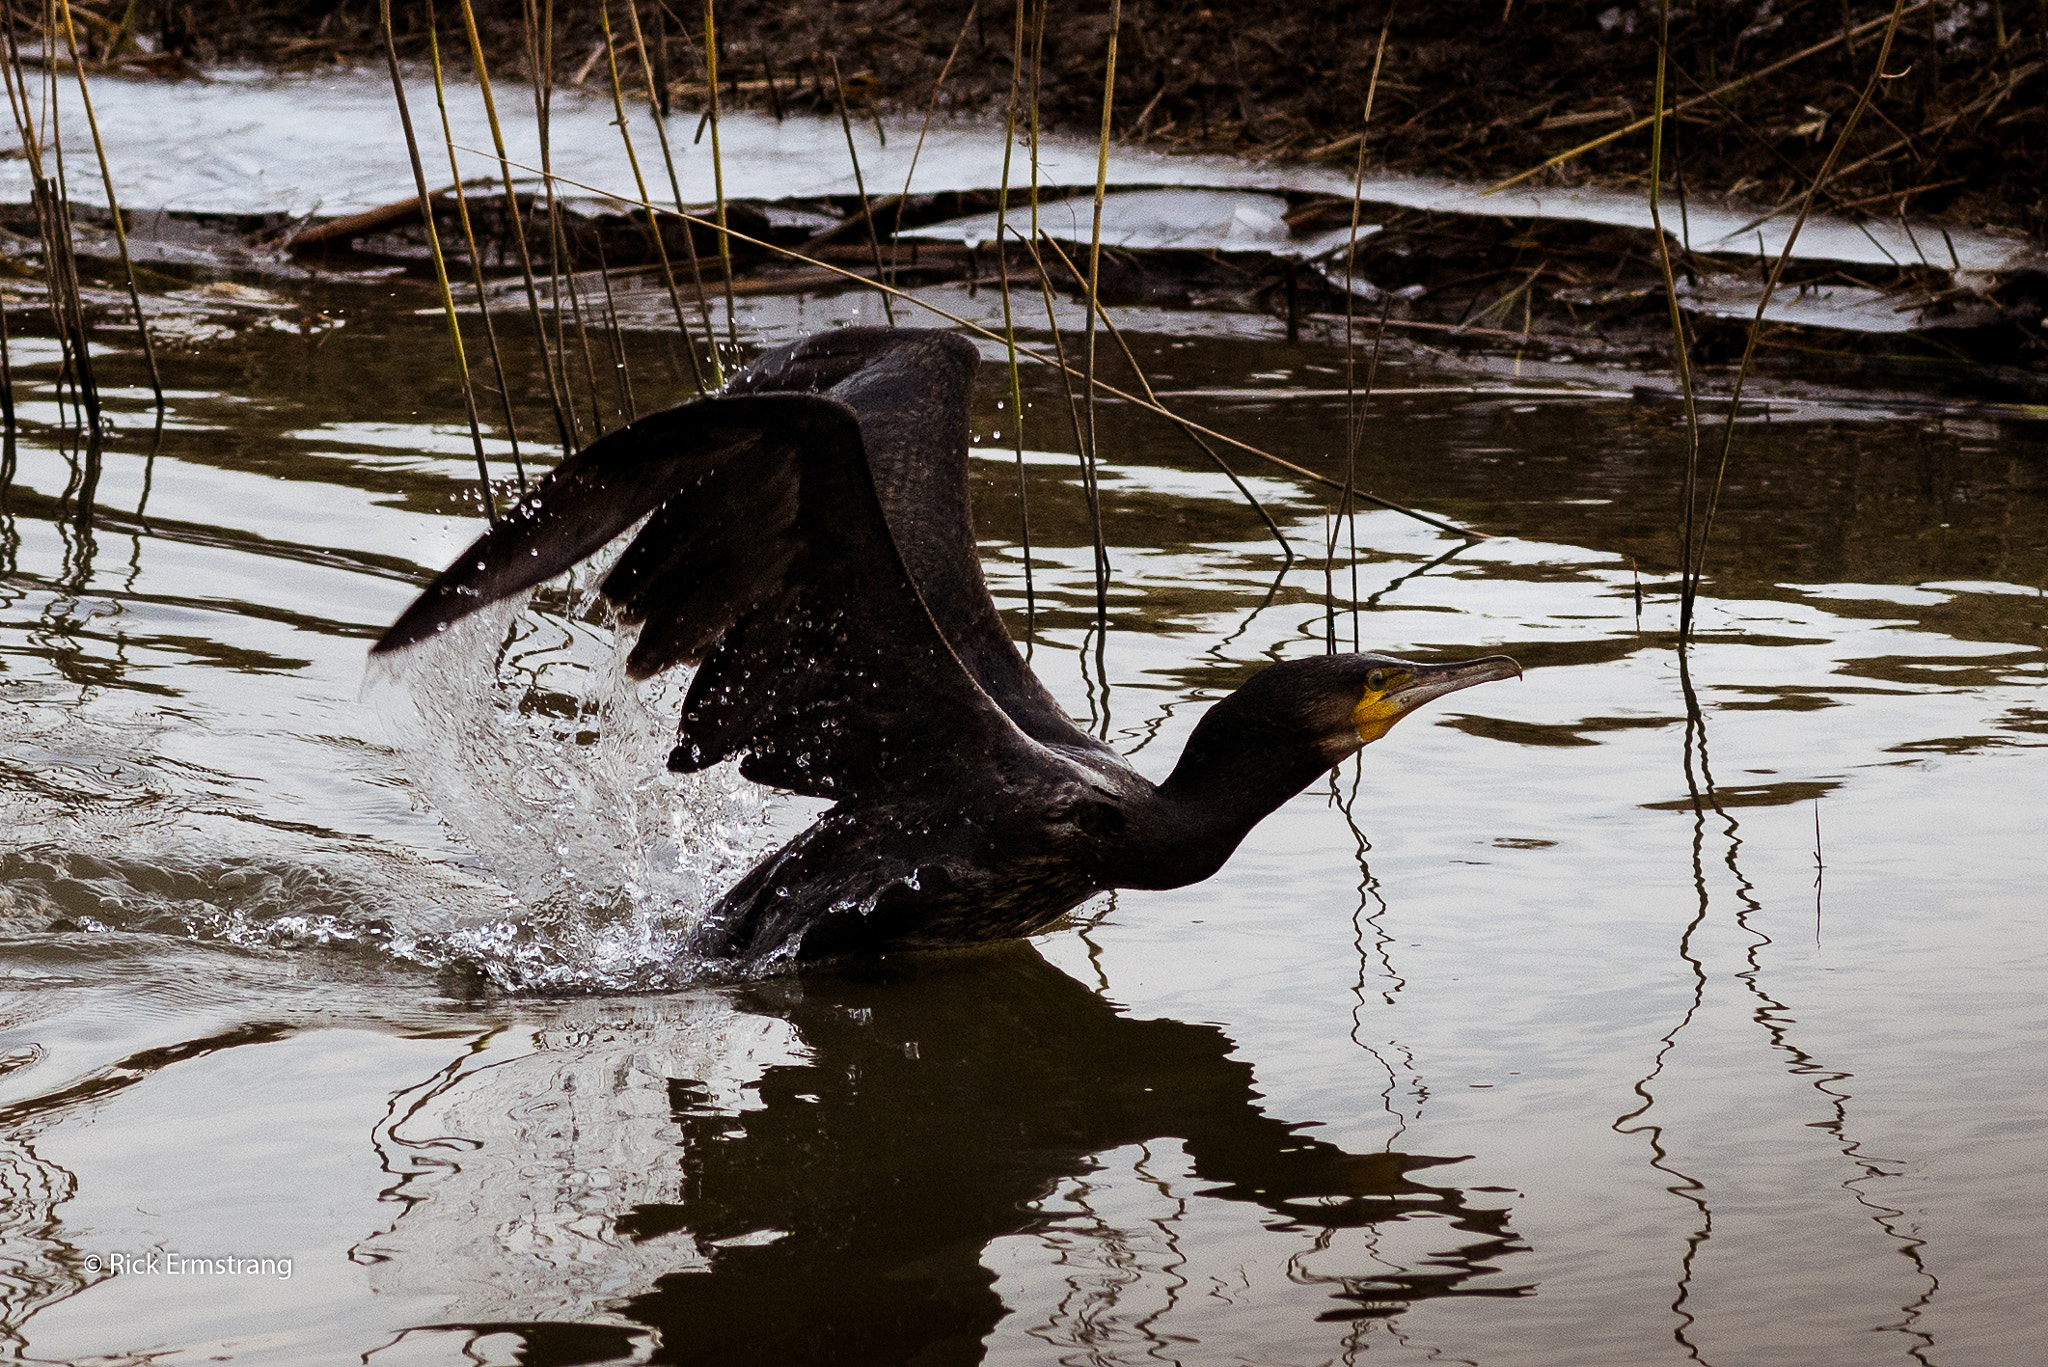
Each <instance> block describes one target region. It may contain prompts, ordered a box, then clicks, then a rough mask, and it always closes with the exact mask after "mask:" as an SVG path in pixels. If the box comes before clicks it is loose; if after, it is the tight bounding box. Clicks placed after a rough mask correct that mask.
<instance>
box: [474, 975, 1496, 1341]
mask: <svg viewBox="0 0 2048 1367" xmlns="http://www.w3.org/2000/svg"><path fill="white" fill-rule="evenodd" d="M730 990H731V991H732V992H733V993H734V1001H735V1005H737V1006H738V1007H740V1008H741V1009H742V1010H743V1011H745V1012H749V1013H752V1012H759V1013H763V1014H766V1015H770V1016H773V1017H777V1018H780V1019H782V1020H784V1021H786V1022H788V1023H789V1025H790V1026H792V1027H793V1028H794V1030H795V1031H796V1033H797V1034H798V1035H799V1036H800V1037H801V1039H802V1041H803V1044H804V1045H805V1046H806V1050H805V1053H806V1057H805V1058H804V1061H802V1062H798V1063H785V1064H781V1065H777V1066H773V1067H770V1068H769V1069H768V1070H767V1071H766V1072H765V1074H764V1075H763V1076H762V1077H761V1078H760V1081H759V1083H758V1100H759V1106H758V1109H740V1110H737V1111H735V1110H733V1109H731V1108H730V1107H722V1106H714V1105H710V1104H707V1097H708V1089H707V1088H705V1087H704V1086H702V1085H700V1084H698V1083H696V1082H693V1081H692V1080H689V1079H680V1078H679V1079H674V1080H672V1081H671V1082H670V1084H669V1095H670V1101H671V1105H672V1108H673V1116H674V1120H675V1123H676V1125H677V1127H678V1130H679V1132H680V1136H679V1137H680V1144H679V1149H678V1152H677V1161H678V1163H679V1164H680V1167H681V1173H680V1181H679V1182H678V1183H677V1184H676V1185H674V1186H672V1187H671V1188H670V1190H671V1191H673V1192H674V1193H675V1197H674V1199H672V1200H662V1201H654V1202H641V1203H638V1204H635V1205H633V1206H631V1207H630V1208H627V1209H625V1210H623V1211H620V1212H618V1213H617V1214H616V1216H615V1219H614V1228H615V1233H616V1236H617V1237H618V1238H619V1239H620V1240H621V1241H622V1242H624V1241H631V1242H633V1243H636V1244H640V1245H642V1246H645V1245H647V1244H651V1243H659V1242H660V1241H662V1240H664V1239H685V1240H687V1241H688V1244H686V1245H685V1247H688V1246H691V1245H693V1246H694V1249H695V1250H696V1252H697V1253H698V1254H699V1255H701V1256H699V1257H694V1258H691V1257H684V1258H679V1259H678V1261H685V1262H687V1263H688V1264H689V1266H688V1267H687V1269H686V1270H680V1271H674V1272H670V1273H668V1274H666V1275H658V1276H657V1277H656V1278H655V1279H654V1284H653V1285H652V1286H650V1287H648V1288H647V1289H645V1290H644V1291H642V1292H641V1293H639V1294H637V1295H634V1296H632V1297H631V1298H630V1299H628V1300H626V1301H624V1302H623V1303H615V1304H617V1305H618V1308H620V1309H622V1310H623V1312H624V1318H626V1319H628V1320H630V1321H634V1322H637V1323H640V1324H644V1325H647V1326H649V1327H651V1328H653V1329H654V1330H656V1331H658V1339H657V1346H655V1348H654V1357H655V1360H657V1361H669V1362H719V1363H732V1362H752V1361H760V1362H778V1363H792V1362H801V1363H811V1364H815V1363H834V1362H911V1361H916V1362H922V1363H944V1362H975V1361H979V1360H980V1359H981V1356H982V1354H983V1352H984V1342H985V1340H986V1339H987V1338H988V1336H989V1335H990V1334H991V1332H992V1331H994V1330H995V1329H996V1326H997V1323H998V1321H999V1320H1001V1319H1002V1318H1003V1317H1004V1316H1005V1315H1006V1314H1008V1313H1010V1312H1011V1311H1012V1310H1013V1309H1014V1310H1016V1311H1018V1312H1020V1313H1023V1314H1026V1315H1035V1314H1042V1313H1043V1307H1041V1306H1038V1305H1018V1306H1014V1307H1012V1306H1006V1305H1005V1303H1004V1299H1003V1296H1002V1295H1001V1294H999V1289H998V1288H997V1286H996V1281H997V1277H996V1273H995V1272H993V1271H991V1270H990V1268H989V1267H988V1266H986V1265H985V1261H986V1259H987V1251H988V1250H989V1249H990V1247H991V1245H992V1244H993V1243H995V1242H996V1241H998V1240H1002V1239H1004V1238H1006V1237H1008V1236H1018V1235H1022V1236H1027V1237H1029V1236H1033V1235H1038V1236H1041V1237H1043V1236H1046V1235H1047V1234H1048V1233H1049V1232H1051V1231H1052V1227H1053V1226H1054V1224H1055V1223H1056V1217H1054V1216H1053V1215H1051V1214H1049V1213H1048V1210H1047V1207H1048V1205H1049V1204H1054V1203H1055V1200H1054V1198H1055V1197H1056V1195H1057V1194H1058V1193H1059V1192H1060V1191H1061V1189H1062V1188H1063V1187H1064V1186H1066V1185H1068V1184H1069V1183H1070V1179H1074V1178H1077V1177H1083V1176H1085V1175H1087V1174H1090V1173H1093V1172H1097V1171H1100V1170H1101V1169H1102V1167H1103V1166H1104V1162H1103V1160H1104V1156H1105V1155H1107V1154H1109V1153H1110V1152H1111V1151H1114V1150H1117V1149H1122V1148H1128V1147H1131V1146H1137V1145H1152V1146H1154V1147H1155V1148H1156V1147H1159V1146H1160V1145H1159V1141H1174V1140H1177V1141H1179V1143H1180V1145H1181V1146H1182V1147H1183V1148H1184V1149H1185V1151H1186V1154H1187V1156H1188V1160H1189V1164H1190V1166H1191V1168H1192V1171H1193V1177H1194V1180H1195V1181H1196V1182H1198V1183H1199V1184H1200V1185H1199V1187H1198V1188H1197V1190H1198V1191H1199V1197H1201V1198H1207V1199H1210V1200H1217V1201H1225V1202H1245V1203H1249V1204H1252V1205H1254V1206H1257V1207H1260V1208H1262V1209H1263V1211H1264V1212H1265V1215H1264V1217H1263V1218H1262V1219H1261V1221H1260V1223H1261V1225H1262V1227H1263V1229H1264V1231H1266V1232H1265V1233H1264V1234H1261V1235H1258V1236H1256V1237H1257V1239H1258V1240H1259V1246H1260V1247H1267V1246H1270V1247H1271V1251H1270V1253H1269V1254H1267V1255H1266V1258H1265V1260H1266V1262H1267V1264H1268V1265H1270V1266H1271V1267H1273V1268H1275V1269H1284V1275H1288V1276H1290V1277H1291V1278H1292V1279H1293V1280H1294V1281H1296V1282H1302V1281H1320V1282H1321V1283H1322V1284H1324V1285H1326V1286H1327V1288H1328V1291H1329V1296H1330V1300H1329V1302H1328V1303H1327V1304H1326V1305H1323V1306H1322V1307H1321V1308H1320V1309H1318V1310H1315V1311H1313V1312H1311V1313H1310V1314H1308V1315H1305V1316H1304V1317H1303V1320H1302V1322H1301V1323H1300V1325H1299V1327H1298V1329H1297V1330H1294V1331H1292V1332H1293V1337H1294V1339H1295V1340H1296V1341H1297V1342H1298V1343H1300V1344H1301V1345H1304V1346H1306V1345H1308V1344H1312V1343H1317V1344H1321V1343H1324V1342H1325V1340H1324V1338H1323V1336H1324V1335H1330V1336H1332V1337H1333V1338H1334V1339H1335V1340H1337V1342H1328V1343H1327V1347H1328V1348H1332V1349H1334V1348H1338V1347H1340V1346H1341V1345H1342V1342H1343V1341H1346V1339H1347V1336H1350V1337H1355V1336H1356V1335H1357V1334H1358V1332H1359V1326H1358V1325H1356V1324H1354V1323H1352V1322H1354V1321H1373V1320H1379V1319H1383V1318H1388V1317H1393V1316H1398V1315H1400V1314H1401V1313H1403V1312H1404V1311H1405V1310H1406V1309H1407V1308H1408V1307H1409V1306H1411V1305H1413V1304H1415V1303H1416V1302H1419V1301H1422V1300H1425V1299H1429V1298H1434V1297H1451V1296H1465V1297H1470V1296H1519V1295H1523V1294H1527V1292H1528V1290H1529V1288H1528V1287H1526V1286H1516V1285H1509V1284H1506V1283H1504V1282H1503V1280H1502V1279H1501V1278H1500V1276H1499V1275H1498V1268H1497V1267H1496V1266H1495V1263H1496V1262H1497V1261H1498V1260H1500V1259H1502V1258H1504V1257H1505V1256H1506V1255H1508V1254H1511V1253H1514V1252H1517V1251H1520V1250H1521V1249H1522V1248H1523V1247H1524V1246H1523V1245H1522V1244H1521V1243H1520V1241H1519V1240H1518V1239H1517V1238H1516V1236H1515V1235H1514V1234H1513V1233H1512V1232H1511V1231H1510V1229H1509V1225H1508V1212H1507V1211H1506V1210H1504V1209H1500V1208H1490V1207H1488V1206H1485V1205H1480V1204H1475V1203H1474V1201H1473V1200H1472V1198H1469V1197H1468V1196H1467V1194H1466V1193H1465V1192H1464V1191H1461V1190H1460V1189H1458V1188H1456V1187H1450V1186H1440V1185H1435V1184H1432V1183H1430V1182H1427V1181H1425V1180H1421V1178H1420V1174H1421V1173H1422V1172H1423V1171H1424V1170H1426V1169H1429V1168H1433V1167H1439V1166H1442V1165H1445V1164H1449V1163H1454V1162H1457V1161H1459V1160H1458V1159H1455V1158H1433V1157H1425V1156H1421V1155H1415V1154H1401V1153H1351V1152H1347V1151H1346V1150H1344V1149H1342V1148H1339V1147H1338V1146H1336V1145H1334V1144H1330V1143H1326V1142H1323V1141H1321V1140H1317V1139H1313V1138H1310V1137H1309V1136H1308V1135H1307V1134H1306V1133H1304V1130H1305V1127H1304V1126H1302V1125H1300V1124H1293V1123H1289V1122H1287V1121H1285V1120H1281V1119H1278V1118H1275V1117H1273V1116H1269V1115H1267V1114H1265V1113H1264V1111H1262V1110H1261V1108H1260V1106H1259V1104H1258V1095H1259V1094H1258V1093H1257V1092H1256V1091H1255V1090H1254V1087H1253V1077H1252V1067H1251V1065H1250V1064H1249V1063H1245V1062H1243V1061H1240V1060H1239V1059H1236V1058H1234V1057H1232V1053H1233V1050H1234V1049H1235V1047H1236V1046H1235V1044H1234V1042H1233V1041H1232V1040H1231V1039H1230V1037H1229V1036H1228V1035H1226V1034H1225V1033H1224V1032H1223V1031H1222V1030H1220V1029H1218V1028H1217V1027H1215V1026H1213V1025H1197V1024H1188V1023H1185V1022H1181V1021H1175V1020H1136V1019H1132V1018H1131V1017H1129V1016H1127V1015H1124V1014H1121V1013H1120V1012H1119V1011H1118V1010H1117V1009H1116V1008H1115V1007H1114V1006H1112V1005H1111V1004H1110V1003H1108V1002H1106V1001H1104V1000H1103V999H1102V998H1100V997H1098V996H1096V995H1095V994H1093V993H1091V992H1090V991H1089V990H1088V989H1087V988H1086V987H1084V986H1083V985H1082V984H1080V983H1078V982H1076V981H1075V980H1074V979H1072V978H1070V977H1069V976H1067V975H1066V974H1065V973H1063V972H1061V971H1060V970H1059V969H1058V968H1056V967H1054V966H1053V965H1051V964H1049V963H1047V962H1046V961H1045V960H1044V959H1043V958H1042V957H1040V955H1039V954H1038V952H1037V950H1036V949H1035V948H1033V947H1031V946H1030V945H1028V944H1024V943H1016V942H1012V943H1008V944H1002V945H996V946H990V947H987V948H983V949H977V950H972V951H962V952H957V953H951V954H940V955H910V956H902V955H898V956H891V957H889V958H887V959H879V960H867V961H862V962H860V963H858V964H856V965H853V966H849V967H846V968H843V969H841V970H838V971H833V972H820V973H813V974H809V975H805V976H803V977H800V978H783V979H771V980H767V981H764V982H760V983H756V984H753V985H750V986H747V987H744V988H736V989H730ZM1482 1199H1484V1198H1482ZM1415 1217H1423V1218H1427V1219H1428V1220H1430V1221H1431V1222H1432V1223H1431V1225H1430V1227H1429V1234H1428V1236H1427V1237H1428V1238H1430V1239H1432V1240H1435V1239H1437V1238H1438V1237H1439V1235H1438V1231H1441V1237H1442V1239H1443V1241H1444V1242H1446V1243H1448V1244H1449V1245H1450V1246H1448V1247H1438V1246H1436V1245H1435V1244H1434V1243H1432V1244H1431V1245H1430V1247H1431V1249H1432V1251H1431V1252H1430V1253H1429V1255H1428V1256H1427V1258H1426V1260H1418V1262H1416V1263H1415V1264H1413V1265H1410V1266H1405V1267H1404V1266H1402V1265H1400V1264H1399V1263H1398V1262H1390V1261H1376V1262H1373V1263H1372V1264H1370V1266H1371V1269H1372V1270H1369V1271H1368V1270H1360V1271H1358V1272H1357V1273H1356V1274H1355V1275H1345V1274H1342V1273H1340V1274H1338V1275H1319V1276H1315V1277H1310V1276H1307V1275H1306V1274H1304V1273H1302V1272H1300V1271H1299V1270H1298V1269H1297V1268H1295V1267H1292V1266H1289V1264H1290V1263H1292V1262H1295V1261H1296V1260H1299V1259H1300V1257H1301V1254H1302V1253H1303V1252H1304V1251H1307V1252H1311V1253H1313V1252H1314V1246H1315V1245H1316V1244H1317V1243H1318V1242H1319V1241H1321V1242H1324V1243H1327V1242H1328V1236H1329V1235H1330V1234H1331V1233H1332V1232H1338V1231H1346V1230H1367V1231H1369V1230H1371V1229H1372V1228H1373V1227H1375V1226H1379V1225H1382V1224H1385V1223H1386V1222H1393V1221H1400V1220H1402V1219H1404V1218H1415ZM1110 1218H1113V1217H1110ZM1067 1229H1068V1232H1069V1233H1071V1226H1067ZM1275 1236H1279V1237H1278V1238H1277V1239H1276V1238H1275ZM1288 1236H1294V1237H1291V1238H1290V1237H1288ZM1283 1243H1284V1247H1283V1246H1280V1245H1281V1244H1283ZM1411 1246H1412V1245H1411ZM680 1251H681V1250H680V1249H679V1252H680ZM1239 1251H1240V1252H1242V1251H1243V1246H1240V1250H1239ZM1035 1256H1036V1257H1037V1258H1038V1259H1040V1260H1041V1261H1043V1260H1044V1259H1045V1258H1046V1257H1047V1256H1048V1254H1046V1253H1044V1252H1040V1253H1037V1254H1036V1255H1035ZM1233 1256H1236V1255H1233ZM1333 1256H1334V1257H1341V1256H1342V1254H1341V1253H1336V1254H1331V1253H1321V1254H1316V1262H1317V1263H1318V1265H1320V1266H1327V1263H1328V1261H1329V1259H1330V1258H1331V1257H1333ZM1382 1256H1383V1257H1384V1255H1382ZM1361 1261H1364V1260H1363V1259H1361ZM643 1266H644V1264H643ZM1067 1270H1068V1271H1071V1269H1067ZM1189 1299H1190V1300H1191V1301H1192V1300H1196V1299H1199V1298H1198V1297H1193V1296H1191V1297H1189ZM1317 1321H1324V1322H1329V1321H1337V1322H1342V1324H1343V1327H1339V1328H1334V1329H1321V1328H1318V1327H1317ZM441 1327H443V1328H452V1327H454V1326H441ZM470 1327H471V1329H472V1330H473V1331H482V1330H484V1329H485V1328H486V1326H481V1325H476V1326H470ZM534 1327H535V1328H536V1329H537V1330H540V1331H541V1332H540V1333H539V1334H538V1335H537V1336H536V1337H534V1338H529V1339H527V1340H526V1348H525V1350H524V1351H523V1353H522V1355H521V1360H522V1361H530V1362H540V1361H551V1362H569V1361H595V1360H602V1358H603V1357H608V1356H612V1355H614V1353H615V1352H616V1350H617V1348H618V1347H619V1346H620V1340H619V1338H618V1330H617V1329H616V1328H598V1327H596V1326H593V1327H592V1335H591V1337H590V1338H588V1339H579V1338H578V1337H577V1336H575V1335H574V1334H573V1333H568V1327H567V1326H564V1325H562V1324H560V1323H555V1324H552V1325H549V1326H545V1327H543V1326H534ZM1152 1328H1153V1330H1154V1332H1160V1333H1165V1334H1169V1335H1177V1337H1179V1338H1181V1339H1184V1338H1185V1334H1184V1333H1181V1332H1180V1331H1178V1330H1177V1328H1176V1324H1175V1317H1174V1316H1173V1315H1172V1314H1171V1313H1170V1312H1169V1313H1168V1314H1166V1315H1165V1316H1163V1317H1161V1320H1160V1322H1158V1323H1156V1324H1155V1325H1153V1326H1152ZM488 1329H489V1331H490V1332H495V1333H505V1332H512V1333H515V1334H516V1333H519V1329H518V1326H516V1325H508V1324H505V1323H502V1322H500V1323H497V1324H493V1325H491V1326H488ZM565 1334H566V1337H565ZM645 1348H646V1345H644V1344H643V1345H642V1350H643V1351H645ZM1317 1351H1318V1352H1323V1351H1325V1349H1324V1348H1323V1347H1319V1348H1318V1349H1317ZM579 1352H581V1353H584V1354H589V1355H590V1356H584V1357H578V1356H575V1355H576V1354H577V1353H579Z"/></svg>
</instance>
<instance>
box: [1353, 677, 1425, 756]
mask: <svg viewBox="0 0 2048 1367" xmlns="http://www.w3.org/2000/svg"><path fill="white" fill-rule="evenodd" d="M1410 677H1411V676H1410V675H1409V673H1408V671H1407V670H1405V669H1390V670H1384V671H1383V670H1377V669H1375V670H1374V671H1373V672H1372V676H1371V677H1370V678H1368V679H1367V681H1366V689H1365V692H1364V693H1363V694H1361V695H1360V696H1359V699H1358V705H1357V706H1356V707H1354V708H1352V709H1351V725H1352V726H1353V727H1355V728H1356V729H1357V731H1358V739H1359V741H1360V742H1361V743H1362V744H1365V745H1370V744H1372V743H1373V742H1374V741H1376V740H1378V739H1379V738H1380V737H1381V736H1384V735H1386V734H1387V731H1388V730H1389V729H1390V728H1391V727H1392V726H1393V724H1394V723H1395V722H1397V721H1399V720H1401V717H1402V715H1403V713H1405V712H1406V710H1407V709H1406V708H1404V707H1402V706H1401V704H1400V703H1398V702H1396V701H1394V699H1393V698H1391V697H1389V696H1388V694H1389V693H1390V692H1392V691H1393V690H1394V689H1397V688H1399V687H1400V686H1401V685H1402V684H1404V683H1406V682H1408V680H1409V678H1410ZM1375 682H1377V684H1378V685H1379V686H1378V687H1377V688H1375V687H1373V684H1374V683H1375Z"/></svg>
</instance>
